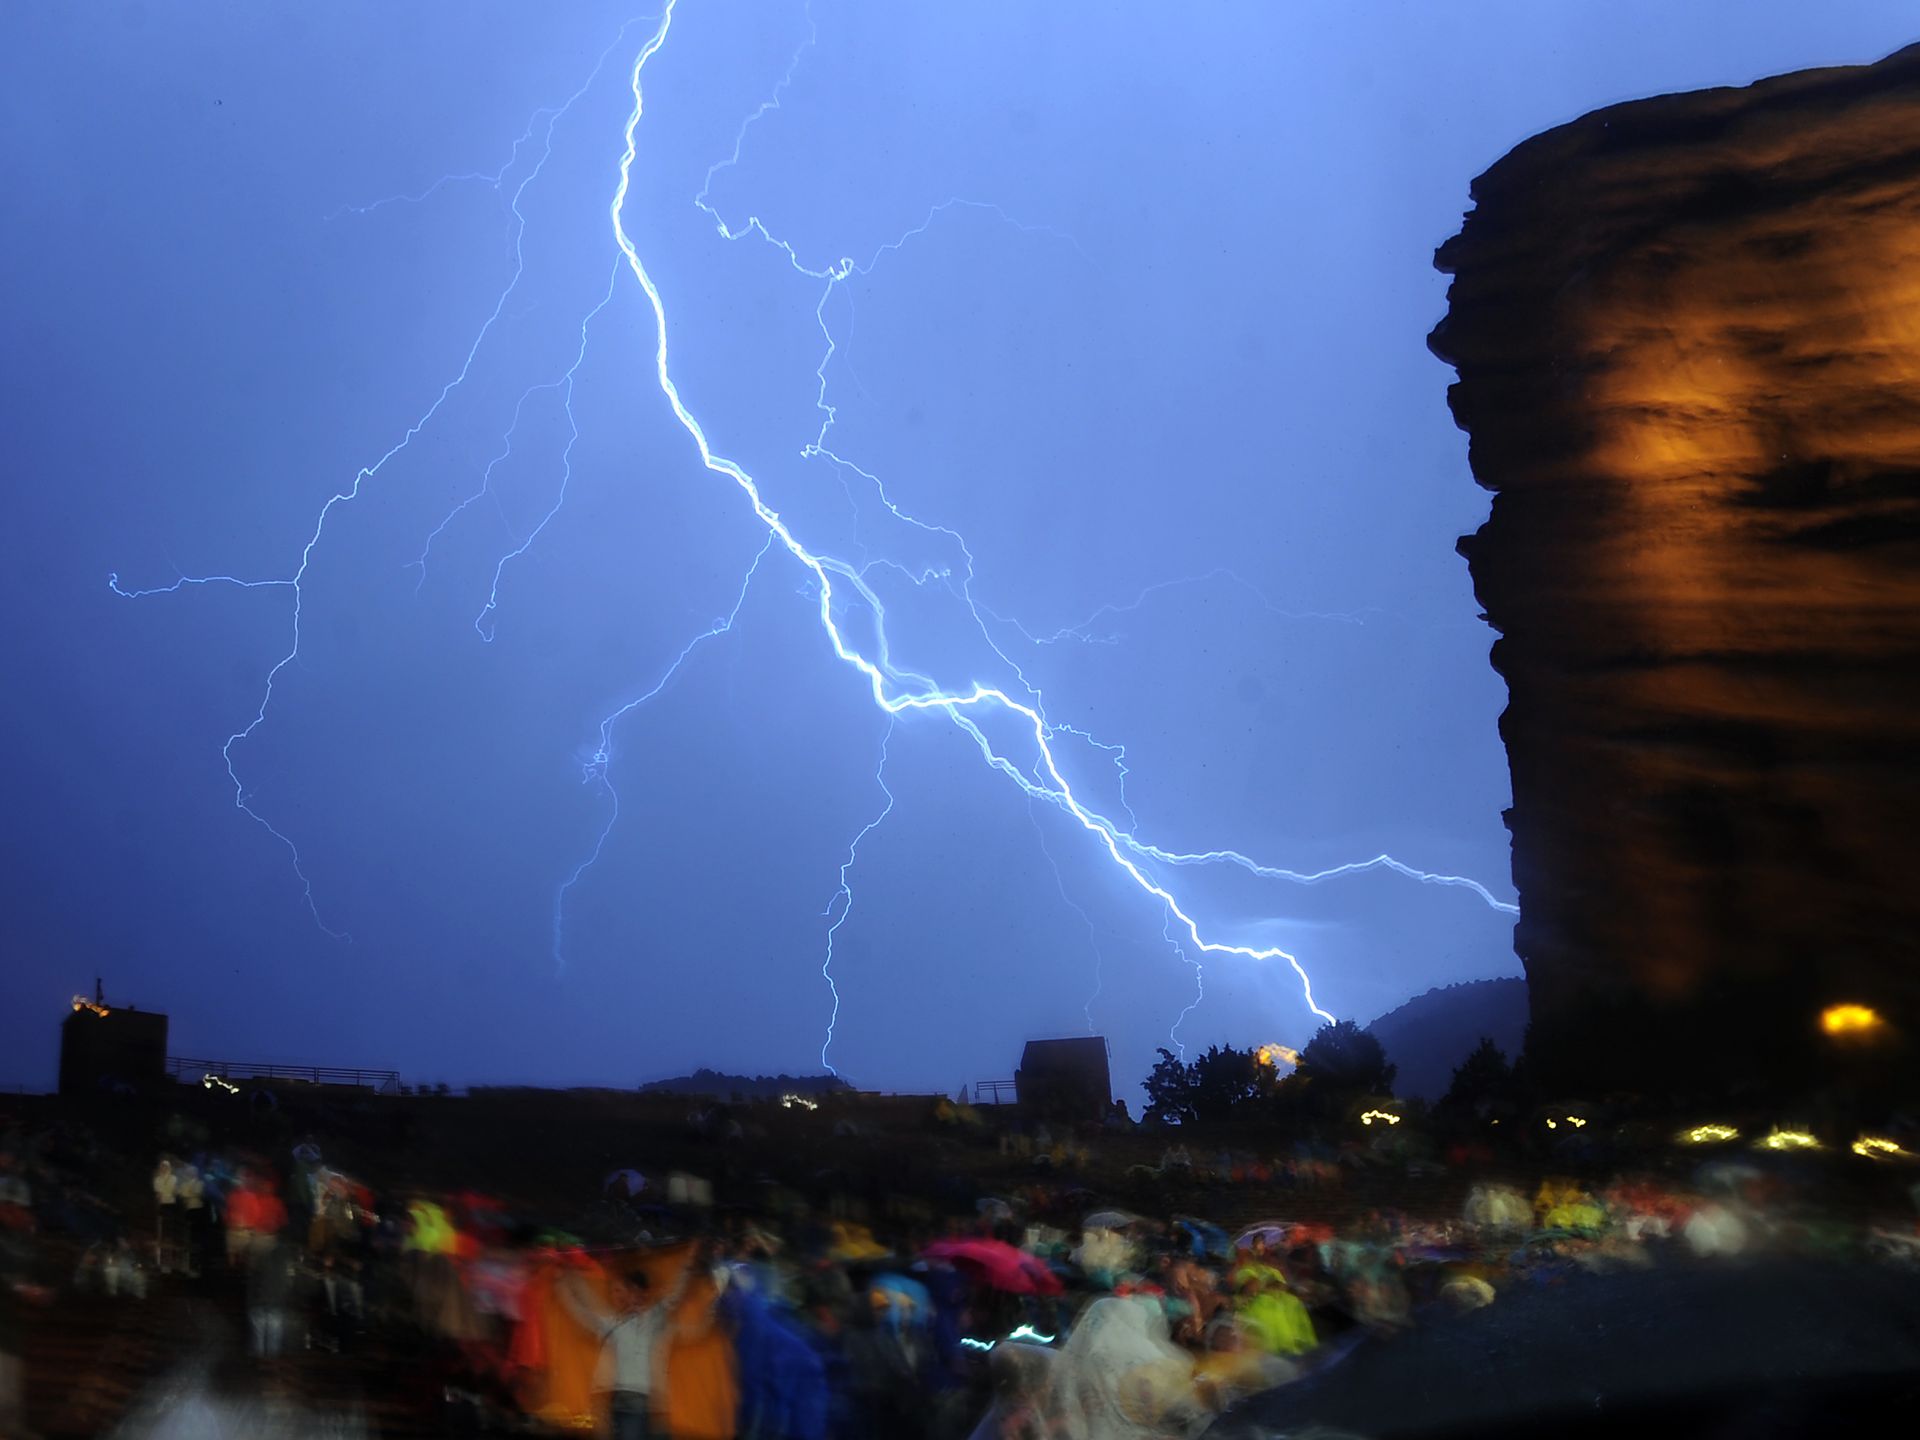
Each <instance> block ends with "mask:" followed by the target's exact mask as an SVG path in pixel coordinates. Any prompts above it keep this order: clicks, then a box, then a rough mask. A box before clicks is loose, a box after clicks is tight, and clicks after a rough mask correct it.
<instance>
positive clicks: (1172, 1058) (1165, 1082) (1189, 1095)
mask: <svg viewBox="0 0 1920 1440" xmlns="http://www.w3.org/2000/svg"><path fill="white" fill-rule="evenodd" d="M1144 1088H1145V1090H1146V1092H1147V1108H1146V1112H1145V1115H1144V1117H1143V1118H1145V1119H1147V1120H1150V1121H1152V1120H1157V1121H1160V1122H1162V1123H1163V1124H1164V1123H1166V1122H1168V1121H1172V1122H1175V1123H1177V1124H1182V1125H1184V1124H1186V1123H1187V1122H1188V1121H1190V1120H1192V1119H1193V1118H1194V1105H1193V1088H1194V1086H1193V1067H1192V1066H1190V1065H1187V1064H1185V1063H1184V1062H1182V1061H1181V1060H1180V1058H1179V1057H1178V1056H1176V1055H1175V1054H1174V1053H1173V1052H1172V1051H1171V1050H1167V1049H1164V1048H1163V1049H1162V1050H1161V1051H1160V1058H1159V1060H1157V1061H1155V1062H1154V1066H1153V1070H1152V1073H1150V1074H1149V1075H1148V1076H1147V1079H1146V1084H1145V1086H1144Z"/></svg>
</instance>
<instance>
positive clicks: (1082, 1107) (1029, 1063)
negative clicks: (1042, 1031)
mask: <svg viewBox="0 0 1920 1440" xmlns="http://www.w3.org/2000/svg"><path fill="white" fill-rule="evenodd" d="M1013 1084H1014V1091H1015V1093H1016V1094H1017V1095H1018V1096H1019V1100H1020V1108H1021V1109H1022V1110H1026V1111H1030V1112H1032V1113H1034V1114H1036V1115H1046V1116H1052V1117H1057V1118H1059V1119H1063V1120H1099V1119H1102V1118H1103V1117H1104V1116H1105V1115H1106V1113H1107V1112H1108V1111H1109V1110H1110V1109H1111V1108H1112V1107H1113V1081H1112V1078H1111V1076H1110V1073H1109V1069H1108V1056H1107V1039H1106V1036H1104V1035H1076V1036H1074V1037H1073V1038H1071V1039H1066V1040H1029V1041H1028V1042H1027V1048H1026V1049H1025V1050H1023V1051H1022V1052H1021V1053H1020V1068H1019V1069H1018V1070H1016V1071H1015V1072H1014V1076H1013Z"/></svg>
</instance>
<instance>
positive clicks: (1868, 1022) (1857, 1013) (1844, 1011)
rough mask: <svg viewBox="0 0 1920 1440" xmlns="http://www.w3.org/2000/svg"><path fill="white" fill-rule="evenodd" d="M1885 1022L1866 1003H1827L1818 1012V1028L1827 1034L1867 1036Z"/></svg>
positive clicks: (1882, 1027)
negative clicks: (1824, 1007)
mask: <svg viewBox="0 0 1920 1440" xmlns="http://www.w3.org/2000/svg"><path fill="white" fill-rule="evenodd" d="M1886 1023H1887V1022H1886V1021H1884V1020H1882V1019H1881V1018H1880V1013H1879V1012H1878V1011H1877V1010H1875V1009H1873V1008H1872V1007H1871V1006H1868V1005H1854V1004H1851V1003H1849V1004H1845V1005H1829V1006H1828V1007H1827V1008H1826V1009H1824V1010H1822V1011H1821V1012H1820V1028H1821V1029H1822V1030H1824V1031H1825V1032H1826V1033H1827V1034H1829V1035H1842V1036H1846V1035H1854V1036H1867V1035H1871V1034H1874V1033H1875V1032H1876V1031H1879V1030H1881V1029H1884V1028H1885V1026H1886Z"/></svg>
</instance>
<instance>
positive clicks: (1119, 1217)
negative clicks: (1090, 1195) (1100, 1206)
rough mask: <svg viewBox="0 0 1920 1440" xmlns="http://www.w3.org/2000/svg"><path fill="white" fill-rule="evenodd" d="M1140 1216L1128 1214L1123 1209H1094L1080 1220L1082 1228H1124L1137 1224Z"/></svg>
mask: <svg viewBox="0 0 1920 1440" xmlns="http://www.w3.org/2000/svg"><path fill="white" fill-rule="evenodd" d="M1139 1223H1140V1217H1139V1216H1138V1215H1130V1214H1128V1213H1127V1212H1126V1211H1125V1210H1096V1211H1094V1212H1093V1214H1091V1215H1089V1216H1087V1218H1086V1219H1084V1220H1082V1221H1081V1222H1080V1228H1081V1229H1083V1230H1124V1229H1126V1228H1127V1227H1128V1226H1129V1225H1138V1224H1139Z"/></svg>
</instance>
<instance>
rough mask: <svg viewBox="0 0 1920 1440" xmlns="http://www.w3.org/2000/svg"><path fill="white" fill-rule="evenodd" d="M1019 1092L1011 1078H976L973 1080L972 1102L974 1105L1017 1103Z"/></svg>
mask: <svg viewBox="0 0 1920 1440" xmlns="http://www.w3.org/2000/svg"><path fill="white" fill-rule="evenodd" d="M1019 1099H1020V1092H1019V1091H1018V1090H1017V1089H1015V1088H1014V1083H1013V1081H1011V1080H976V1081H974V1082H973V1103H974V1104H976V1105H1013V1104H1016V1103H1018V1101H1019Z"/></svg>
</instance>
